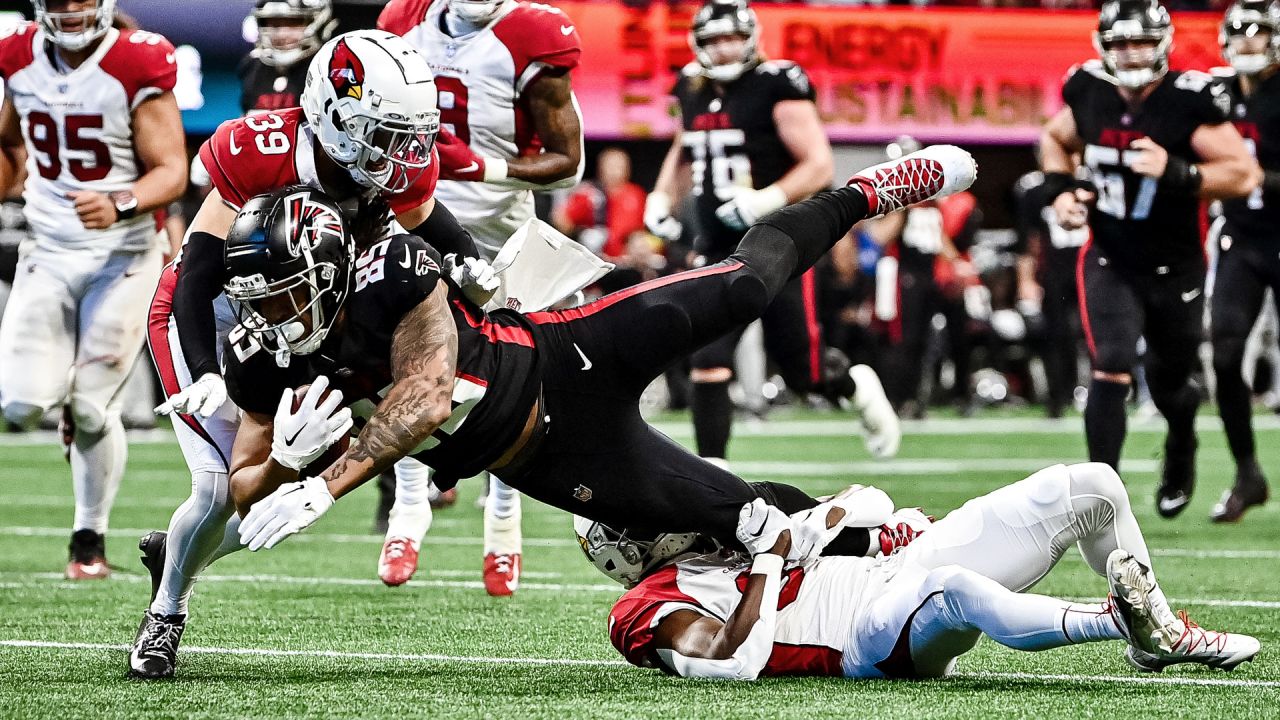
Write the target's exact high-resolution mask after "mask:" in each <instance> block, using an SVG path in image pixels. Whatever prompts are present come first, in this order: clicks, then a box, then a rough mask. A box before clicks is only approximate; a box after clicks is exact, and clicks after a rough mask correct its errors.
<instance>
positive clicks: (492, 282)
mask: <svg viewBox="0 0 1280 720" xmlns="http://www.w3.org/2000/svg"><path fill="white" fill-rule="evenodd" d="M444 270H445V272H447V273H449V279H450V280H452V281H453V284H454V285H457V286H458V289H459V290H461V291H462V294H463V295H466V296H467V299H468V300H470V301H471V302H473V303H475V304H476V305H477V306H479V307H484V304H485V303H487V302H489V301H490V300H491V299H493V294H494V293H496V292H498V287H499V286H501V284H502V280H501V279H499V278H498V273H497V272H495V271H494V269H493V266H492V265H490V264H489V261H488V260H485V259H484V258H478V257H468V258H462V262H458V255H457V253H449V254H448V255H445V256H444Z"/></svg>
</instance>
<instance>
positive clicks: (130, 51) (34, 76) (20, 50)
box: [0, 23, 177, 252]
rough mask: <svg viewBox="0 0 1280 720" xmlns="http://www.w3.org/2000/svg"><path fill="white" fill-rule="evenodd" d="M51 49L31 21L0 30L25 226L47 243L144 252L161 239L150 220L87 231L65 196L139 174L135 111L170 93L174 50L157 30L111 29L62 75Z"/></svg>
mask: <svg viewBox="0 0 1280 720" xmlns="http://www.w3.org/2000/svg"><path fill="white" fill-rule="evenodd" d="M47 47H48V43H47V42H46V39H45V35H44V32H43V31H41V30H40V28H39V26H38V25H36V24H35V23H23V24H21V25H18V26H17V27H15V28H12V29H10V30H8V31H6V32H3V33H0V77H2V78H3V79H4V84H5V92H6V94H7V95H8V97H9V98H10V100H12V102H13V107H14V109H15V110H16V111H17V113H18V117H19V119H20V122H21V126H22V136H23V140H24V142H25V144H26V149H27V183H26V187H25V188H24V189H23V197H24V198H25V199H26V201H27V202H26V209H25V212H26V216H27V222H28V223H29V224H30V226H31V228H32V230H33V231H35V233H36V236H37V237H38V238H39V242H40V243H42V244H45V243H52V244H56V245H58V246H61V247H70V248H81V247H92V248H94V249H95V250H97V251H99V252H109V251H112V250H146V249H148V248H150V247H151V246H152V244H153V243H154V242H155V234H156V226H155V220H154V218H153V217H152V215H150V214H147V215H142V216H139V217H137V218H134V219H132V220H127V221H124V222H120V223H116V224H115V225H113V226H111V227H110V228H107V229H106V230H86V229H85V228H84V225H83V224H81V222H80V219H79V216H78V215H77V214H76V211H75V205H74V203H73V202H72V200H71V199H70V198H68V197H67V193H69V192H73V191H77V190H93V191H96V192H100V193H104V194H105V193H110V192H115V191H117V190H126V189H128V188H129V187H131V186H132V185H133V183H134V182H135V181H136V180H137V179H138V176H139V175H141V174H142V173H143V168H142V167H141V162H140V161H139V159H138V155H137V152H136V150H135V146H134V133H133V111H134V109H136V108H137V107H138V106H139V105H141V104H142V103H143V102H144V101H146V100H148V99H150V98H152V97H155V96H156V95H160V94H162V93H165V92H169V91H171V90H173V86H174V83H175V82H176V80H177V65H176V64H175V62H174V55H173V45H170V44H169V41H168V40H165V39H164V38H163V37H161V36H160V35H156V34H154V33H148V32H141V31H130V30H124V31H121V30H116V29H112V30H108V31H107V33H106V34H105V35H104V36H103V37H102V41H101V43H100V44H99V45H98V47H97V49H96V50H94V52H93V54H92V55H90V56H89V58H88V59H87V60H85V61H84V63H82V64H81V65H80V66H79V67H77V68H75V69H74V70H70V71H66V72H64V71H62V69H60V68H57V67H55V66H54V64H53V62H54V61H53V59H52V57H53V56H52V54H51V53H49V52H47V51H46V48H47Z"/></svg>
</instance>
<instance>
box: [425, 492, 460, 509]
mask: <svg viewBox="0 0 1280 720" xmlns="http://www.w3.org/2000/svg"><path fill="white" fill-rule="evenodd" d="M431 489H432V490H435V488H434V487H432V488H431ZM430 502H431V509H432V510H443V509H445V508H447V507H453V506H454V505H455V504H456V503H457V502H458V489H457V488H449V489H448V490H445V491H444V492H438V491H437V492H433V493H432V494H431V500H430Z"/></svg>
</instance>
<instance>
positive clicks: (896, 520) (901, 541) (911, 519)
mask: <svg viewBox="0 0 1280 720" xmlns="http://www.w3.org/2000/svg"><path fill="white" fill-rule="evenodd" d="M932 524H933V518H931V517H929V516H928V515H925V514H924V512H922V511H921V510H920V508H902V509H900V510H895V511H894V513H893V517H891V518H889V522H887V523H885V524H884V525H881V526H880V538H879V539H880V552H881V554H883V555H886V556H887V555H892V554H893V553H894V552H896V551H898V550H900V549H902V548H904V547H906V546H908V545H910V544H911V541H913V540H915V539H916V538H917V537H919V536H920V533H922V532H924V531H925V530H927V529H929V526H930V525H932Z"/></svg>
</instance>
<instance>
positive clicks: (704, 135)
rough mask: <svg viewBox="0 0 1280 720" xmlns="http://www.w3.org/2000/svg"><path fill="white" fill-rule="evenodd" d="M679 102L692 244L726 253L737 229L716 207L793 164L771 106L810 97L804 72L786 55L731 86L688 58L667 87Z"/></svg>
mask: <svg viewBox="0 0 1280 720" xmlns="http://www.w3.org/2000/svg"><path fill="white" fill-rule="evenodd" d="M671 94H672V95H675V97H676V101H677V102H678V103H679V104H680V117H681V120H682V123H683V126H682V128H681V130H682V132H681V141H682V143H683V144H684V154H685V158H686V159H688V160H689V161H690V162H691V163H692V170H693V194H694V195H695V197H696V203H697V204H696V207H697V210H698V229H699V231H700V233H699V237H698V246H697V249H698V251H699V252H701V253H703V254H704V255H707V256H708V258H709V259H711V260H720V259H722V258H724V257H727V256H728V255H729V254H730V253H732V252H733V250H734V248H736V247H737V246H738V241H739V240H741V239H742V234H743V233H742V232H741V231H738V230H731V229H729V228H727V227H725V226H724V223H722V222H720V219H719V218H718V217H716V208H718V207H720V206H721V205H723V204H725V203H727V202H729V201H730V200H732V199H733V198H734V191H735V190H736V189H737V188H752V189H755V190H759V189H761V188H764V187H768V186H769V185H772V184H773V183H775V182H777V181H778V179H779V178H781V177H782V176H783V175H786V174H787V171H789V170H790V169H791V168H792V167H794V166H795V164H796V161H795V158H793V157H792V156H791V152H790V151H789V150H787V146H786V145H784V144H783V142H782V138H780V137H779V136H778V128H777V126H776V125H775V124H774V122H773V106H774V105H777V104H778V103H780V102H783V101H785V100H808V101H810V102H812V101H813V99H814V92H813V87H812V86H811V85H810V84H809V77H808V76H807V75H805V72H804V70H803V69H802V68H801V67H800V66H799V65H796V64H795V63H792V62H789V61H785V60H775V61H772V62H762V63H760V64H759V65H757V66H755V67H754V68H752V69H750V70H748V71H746V72H745V73H743V74H742V77H740V78H738V79H737V80H734V81H733V82H731V83H727V84H724V85H721V84H719V83H714V82H712V81H710V80H708V79H706V78H705V77H703V76H702V67H701V66H700V65H698V64H697V63H690V64H688V65H686V66H685V67H684V70H682V71H681V73H680V79H679V80H677V81H676V84H675V87H674V88H673V89H672V90H671Z"/></svg>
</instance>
